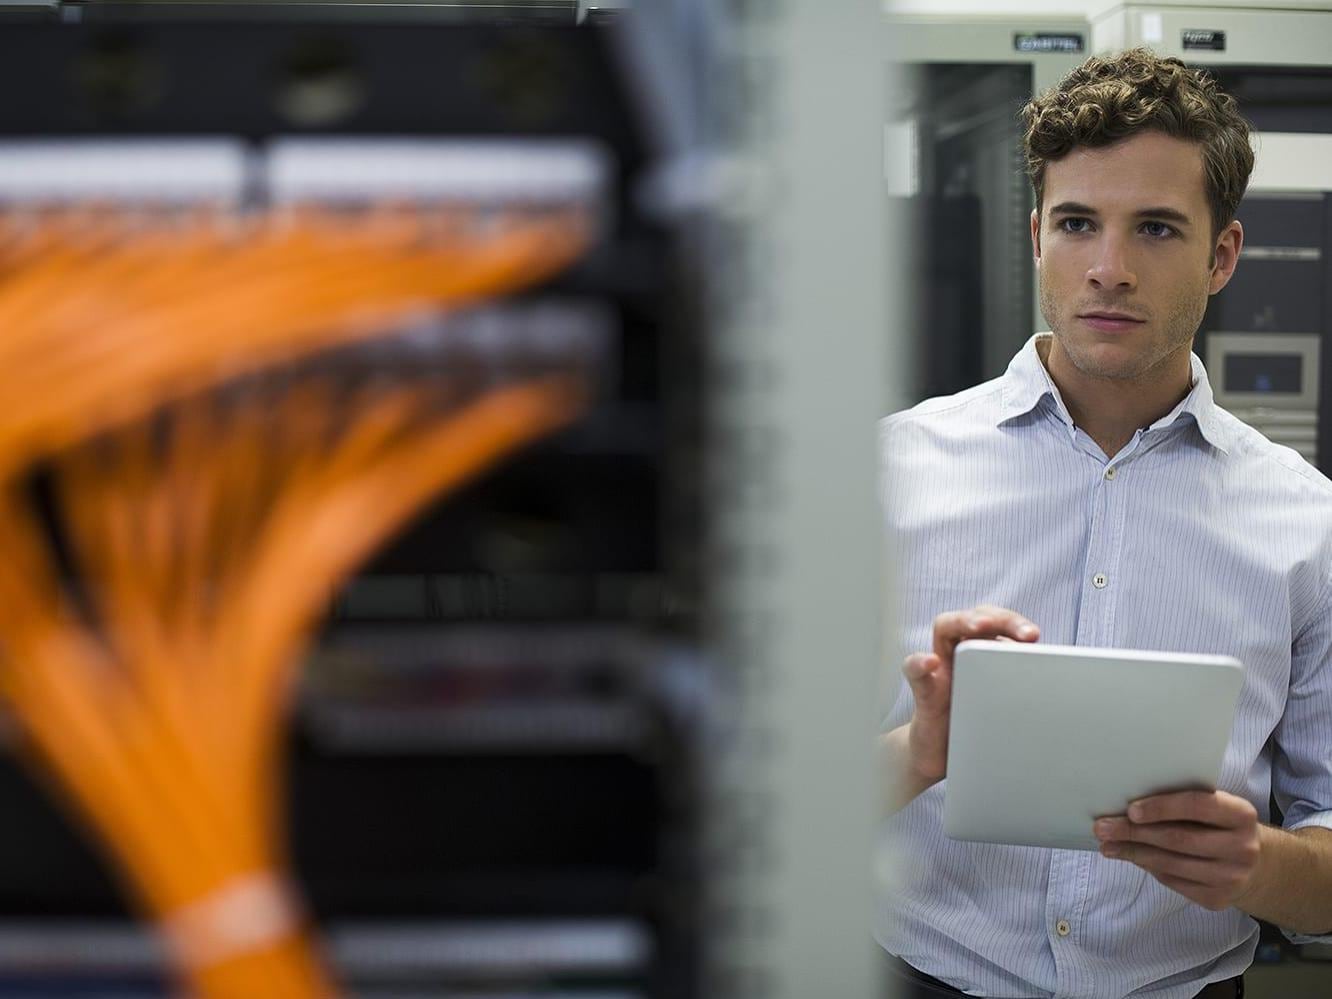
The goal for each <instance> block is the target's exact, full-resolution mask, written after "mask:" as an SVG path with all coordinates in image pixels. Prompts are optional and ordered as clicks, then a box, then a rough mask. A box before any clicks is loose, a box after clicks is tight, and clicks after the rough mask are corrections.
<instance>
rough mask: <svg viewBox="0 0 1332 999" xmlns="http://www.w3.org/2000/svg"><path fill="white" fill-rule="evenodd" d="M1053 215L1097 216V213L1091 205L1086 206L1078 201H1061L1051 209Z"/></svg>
mask: <svg viewBox="0 0 1332 999" xmlns="http://www.w3.org/2000/svg"><path fill="white" fill-rule="evenodd" d="M1050 214H1051V215H1096V214H1097V211H1096V209H1095V208H1092V207H1091V206H1090V205H1084V204H1081V203H1079V202H1077V201H1061V202H1059V204H1057V205H1055V206H1054V207H1053V208H1051V209H1050Z"/></svg>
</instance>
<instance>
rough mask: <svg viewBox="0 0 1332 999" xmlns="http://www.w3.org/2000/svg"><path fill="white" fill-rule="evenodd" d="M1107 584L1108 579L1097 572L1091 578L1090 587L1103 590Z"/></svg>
mask: <svg viewBox="0 0 1332 999" xmlns="http://www.w3.org/2000/svg"><path fill="white" fill-rule="evenodd" d="M1109 583H1110V577H1109V576H1107V575H1106V574H1105V573H1103V572H1098V573H1097V574H1096V575H1095V576H1092V586H1094V587H1096V588H1097V589H1098V590H1104V589H1105V588H1106V586H1107V585H1109Z"/></svg>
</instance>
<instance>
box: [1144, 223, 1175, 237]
mask: <svg viewBox="0 0 1332 999" xmlns="http://www.w3.org/2000/svg"><path fill="white" fill-rule="evenodd" d="M1142 231H1143V232H1145V233H1146V234H1147V235H1148V236H1157V237H1161V236H1173V235H1174V234H1175V230H1174V229H1172V228H1171V227H1170V226H1168V225H1166V224H1165V223H1164V222H1144V223H1143V226H1142Z"/></svg>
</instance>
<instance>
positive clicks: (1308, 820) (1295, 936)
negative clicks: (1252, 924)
mask: <svg viewBox="0 0 1332 999" xmlns="http://www.w3.org/2000/svg"><path fill="white" fill-rule="evenodd" d="M1311 827H1318V828H1320V829H1332V812H1314V813H1313V814H1312V815H1306V816H1305V817H1304V818H1302V819H1300V820H1298V821H1297V822H1292V823H1291V824H1290V825H1288V826H1285V827H1284V828H1285V830H1286V832H1294V831H1295V830H1296V829H1308V828H1311ZM1277 928H1278V929H1279V930H1281V933H1282V935H1283V936H1284V937H1285V938H1286V939H1287V940H1289V941H1290V942H1291V943H1293V944H1312V943H1316V944H1332V933H1326V934H1322V935H1319V934H1313V933H1295V932H1294V931H1292V930H1288V929H1286V928H1285V927H1277Z"/></svg>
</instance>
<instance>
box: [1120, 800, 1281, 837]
mask: <svg viewBox="0 0 1332 999" xmlns="http://www.w3.org/2000/svg"><path fill="white" fill-rule="evenodd" d="M1128 817H1129V818H1130V819H1131V820H1132V821H1133V822H1135V823H1155V822H1199V823H1202V824H1204V825H1209V826H1220V827H1222V828H1227V829H1239V828H1244V827H1248V826H1252V825H1254V824H1255V823H1257V821H1258V810H1257V809H1256V808H1254V807H1253V805H1252V803H1250V802H1248V801H1246V800H1245V799H1244V798H1241V797H1239V796H1237V795H1234V794H1228V793H1227V792H1225V791H1176V792H1174V793H1172V794H1158V795H1153V796H1152V797H1150V798H1142V799H1140V800H1138V801H1135V802H1133V804H1131V805H1129V809H1128Z"/></svg>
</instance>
